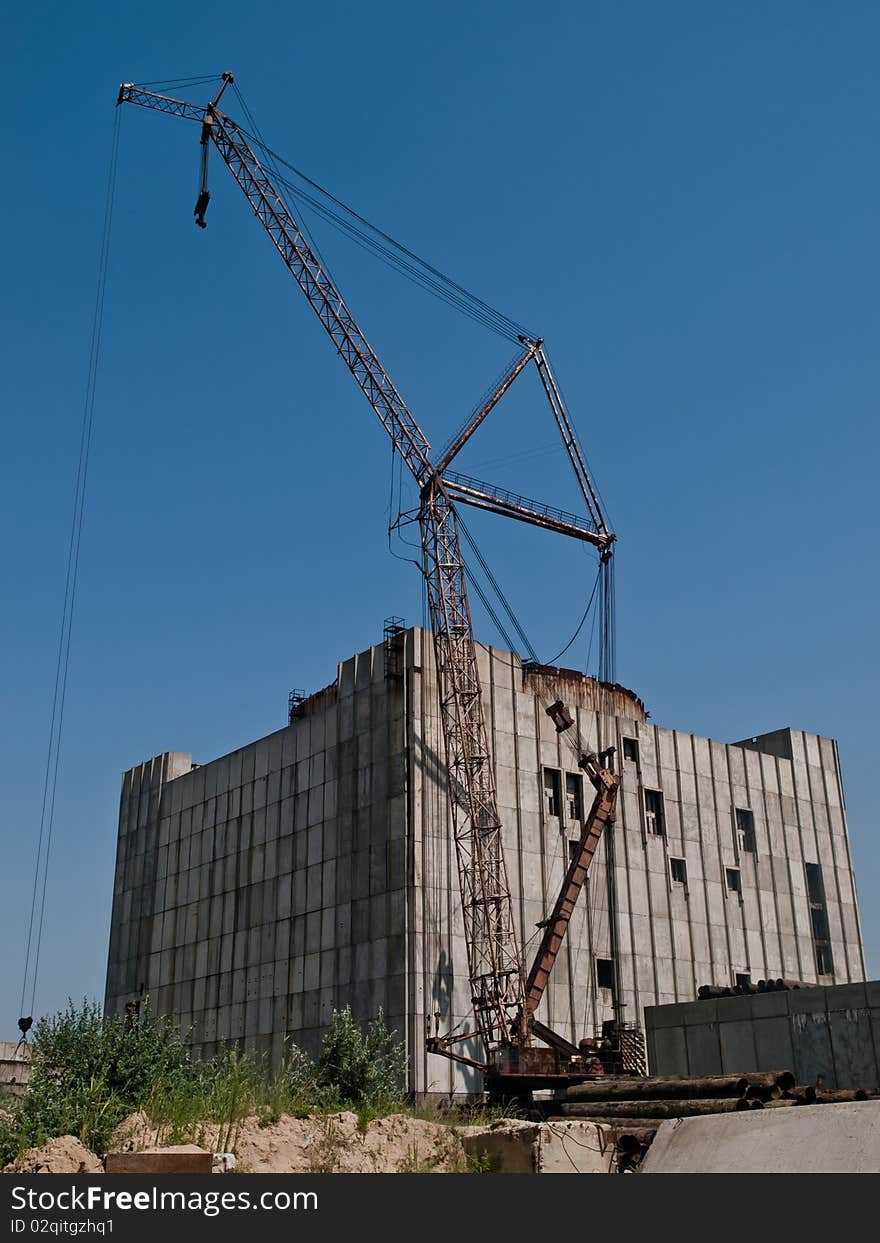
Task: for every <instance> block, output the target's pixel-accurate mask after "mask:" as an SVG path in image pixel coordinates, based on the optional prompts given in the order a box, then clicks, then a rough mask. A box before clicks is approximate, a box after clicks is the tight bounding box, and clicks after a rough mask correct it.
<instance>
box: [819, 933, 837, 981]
mask: <svg viewBox="0 0 880 1243" xmlns="http://www.w3.org/2000/svg"><path fill="white" fill-rule="evenodd" d="M815 946H816V971H817V972H818V974H819V975H834V959H833V958H832V956H831V946H830V945H828V944H825V945H823V944H822V942H821V941H816V942H815Z"/></svg>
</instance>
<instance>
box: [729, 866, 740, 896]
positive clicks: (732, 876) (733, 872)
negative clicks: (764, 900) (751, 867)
mask: <svg viewBox="0 0 880 1243" xmlns="http://www.w3.org/2000/svg"><path fill="white" fill-rule="evenodd" d="M725 874H726V876H727V890H728V892H729V893H736V894H741V893H742V878H741V877H740V874H739V868H726V869H725Z"/></svg>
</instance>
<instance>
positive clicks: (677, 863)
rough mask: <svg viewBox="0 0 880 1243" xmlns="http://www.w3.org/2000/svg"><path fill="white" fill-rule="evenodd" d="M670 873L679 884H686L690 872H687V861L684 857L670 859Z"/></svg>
mask: <svg viewBox="0 0 880 1243" xmlns="http://www.w3.org/2000/svg"><path fill="white" fill-rule="evenodd" d="M669 874H670V876H671V877H672V879H673V880H674V881H676V882H677V883H678V884H679V885H686V884H687V878H688V873H687V864H686V863H685V861H684V859H670V860H669Z"/></svg>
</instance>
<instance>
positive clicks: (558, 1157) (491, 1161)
mask: <svg viewBox="0 0 880 1243" xmlns="http://www.w3.org/2000/svg"><path fill="white" fill-rule="evenodd" d="M461 1141H462V1145H463V1146H464V1149H465V1151H466V1152H467V1153H469V1154H470V1155H471V1156H472V1157H476V1158H479V1159H480V1160H481V1161H482V1162H485V1164H486V1165H487V1166H488V1168H489V1170H490V1171H491V1173H493V1174H610V1173H611V1172H612V1169H613V1167H614V1157H615V1146H614V1142H613V1140H612V1139H611V1136H610V1132H609V1128H607V1127H604V1126H602V1125H601V1124H597V1123H595V1122H580V1121H575V1120H568V1119H566V1120H564V1121H555V1122H540V1123H539V1122H521V1121H517V1120H514V1119H504V1121H502V1122H499V1123H496V1124H494V1125H493V1126H490V1127H486V1129H485V1130H482V1131H479V1132H477V1133H471V1134H464V1135H462V1137H461Z"/></svg>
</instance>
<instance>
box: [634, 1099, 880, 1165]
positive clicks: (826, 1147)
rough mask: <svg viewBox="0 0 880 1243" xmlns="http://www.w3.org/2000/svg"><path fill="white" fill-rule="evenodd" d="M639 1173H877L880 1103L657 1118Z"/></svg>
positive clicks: (879, 1139)
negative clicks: (661, 1120)
mask: <svg viewBox="0 0 880 1243" xmlns="http://www.w3.org/2000/svg"><path fill="white" fill-rule="evenodd" d="M641 1172H642V1173H643V1174H676V1173H679V1174H685V1173H686V1174H731V1173H735V1174H831V1173H841V1174H854V1173H862V1174H868V1173H878V1172H880V1101H859V1102H855V1103H852V1104H841V1105H808V1106H806V1107H803V1108H800V1109H764V1110H750V1111H748V1112H747V1113H730V1114H710V1115H707V1116H705V1117H699V1118H680V1119H678V1120H677V1121H675V1122H672V1121H667V1122H663V1123H661V1125H660V1127H659V1129H658V1131H657V1134H656V1136H655V1137H654V1140H653V1143H652V1144H651V1147H650V1148H649V1149H648V1155H647V1156H646V1158H645V1160H644V1161H643V1162H642V1166H641Z"/></svg>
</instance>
